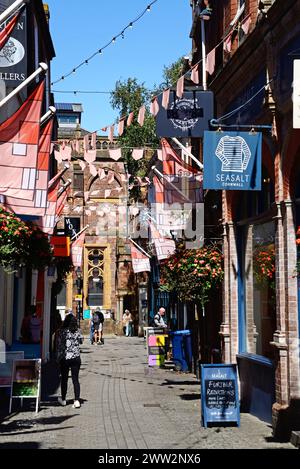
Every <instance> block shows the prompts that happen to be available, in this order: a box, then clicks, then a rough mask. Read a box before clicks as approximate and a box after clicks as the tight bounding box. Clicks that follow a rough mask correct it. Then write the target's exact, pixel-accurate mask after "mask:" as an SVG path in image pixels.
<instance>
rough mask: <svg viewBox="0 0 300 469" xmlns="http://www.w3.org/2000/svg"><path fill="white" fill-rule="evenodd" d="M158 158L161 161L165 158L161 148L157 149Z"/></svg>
mask: <svg viewBox="0 0 300 469" xmlns="http://www.w3.org/2000/svg"><path fill="white" fill-rule="evenodd" d="M157 159H158V160H159V161H162V160H163V157H162V150H159V149H158V150H157Z"/></svg>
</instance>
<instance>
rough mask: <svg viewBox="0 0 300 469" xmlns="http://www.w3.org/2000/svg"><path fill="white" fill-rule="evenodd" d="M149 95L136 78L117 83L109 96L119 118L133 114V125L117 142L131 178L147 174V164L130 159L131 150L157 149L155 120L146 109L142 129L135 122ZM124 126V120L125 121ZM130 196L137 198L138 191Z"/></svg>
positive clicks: (135, 189)
mask: <svg viewBox="0 0 300 469" xmlns="http://www.w3.org/2000/svg"><path fill="white" fill-rule="evenodd" d="M150 96H151V93H150V91H149V90H147V88H146V87H145V85H144V83H142V84H139V83H138V81H137V79H136V78H128V79H127V81H124V82H121V81H117V83H116V87H115V90H114V92H113V93H112V94H111V105H112V107H113V109H117V110H118V111H119V114H120V117H125V116H128V114H129V113H130V112H134V117H135V119H134V121H133V123H132V124H131V125H130V126H129V127H127V128H125V131H124V133H123V135H122V136H121V137H120V139H119V142H120V145H121V147H122V148H123V152H122V153H123V157H124V159H125V161H126V163H127V169H128V172H129V173H130V174H132V176H141V177H143V176H145V175H146V172H147V162H146V161H145V159H144V158H143V159H142V160H139V161H135V160H134V159H133V158H132V157H131V148H134V147H145V146H147V147H150V148H151V147H157V146H158V143H159V141H158V139H157V137H156V134H155V120H154V118H153V116H152V115H151V114H150V112H149V109H148V108H147V107H146V113H145V121H144V125H143V127H141V126H140V125H139V124H138V122H137V117H138V112H139V109H140V107H141V106H143V105H144V104H147V102H149V100H150ZM125 124H126V120H125ZM131 196H132V197H133V198H135V199H137V198H138V197H139V189H137V188H134V189H133V190H132V191H131Z"/></svg>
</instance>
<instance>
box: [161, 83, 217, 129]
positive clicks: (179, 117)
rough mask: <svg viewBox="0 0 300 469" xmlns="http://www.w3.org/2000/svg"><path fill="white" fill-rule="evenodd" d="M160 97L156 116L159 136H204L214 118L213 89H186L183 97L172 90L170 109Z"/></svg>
mask: <svg viewBox="0 0 300 469" xmlns="http://www.w3.org/2000/svg"><path fill="white" fill-rule="evenodd" d="M162 99H163V97H162V95H161V96H159V97H158V103H159V112H158V114H157V116H156V133H157V135H158V137H177V138H184V137H198V138H199V137H203V132H204V130H208V129H209V121H210V120H211V119H212V118H213V107H214V95H213V93H212V92H211V91H197V90H196V91H186V92H185V93H184V94H183V97H182V98H181V99H179V98H177V96H176V91H171V92H170V99H169V105H168V109H165V108H164V107H163V106H162Z"/></svg>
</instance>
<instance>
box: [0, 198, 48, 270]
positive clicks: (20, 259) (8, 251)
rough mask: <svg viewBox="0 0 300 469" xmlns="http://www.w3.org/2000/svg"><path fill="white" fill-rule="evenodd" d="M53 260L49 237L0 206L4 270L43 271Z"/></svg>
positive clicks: (1, 259)
mask: <svg viewBox="0 0 300 469" xmlns="http://www.w3.org/2000/svg"><path fill="white" fill-rule="evenodd" d="M51 259H52V249H51V246H50V244H49V241H48V237H47V235H46V234H45V233H43V232H42V231H41V230H40V229H39V228H38V227H36V226H35V225H33V224H32V223H28V222H24V221H22V220H21V219H20V218H19V217H17V216H16V215H15V214H14V213H12V212H9V211H7V210H5V209H4V208H3V207H2V206H0V265H1V266H2V267H3V268H4V270H5V271H7V272H14V271H17V270H18V269H19V268H21V267H24V266H26V267H29V268H32V269H37V270H43V269H44V268H45V267H46V266H48V265H50V263H51Z"/></svg>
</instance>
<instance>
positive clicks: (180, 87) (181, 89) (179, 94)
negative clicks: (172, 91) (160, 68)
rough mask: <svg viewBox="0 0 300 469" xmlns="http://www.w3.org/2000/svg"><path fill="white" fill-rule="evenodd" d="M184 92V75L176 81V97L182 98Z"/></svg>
mask: <svg viewBox="0 0 300 469" xmlns="http://www.w3.org/2000/svg"><path fill="white" fill-rule="evenodd" d="M183 92H184V75H183V76H182V77H180V78H179V80H178V81H177V87H176V96H177V97H178V98H180V99H181V98H182V96H183Z"/></svg>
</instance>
